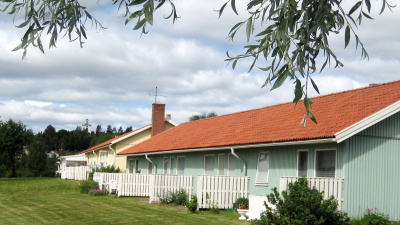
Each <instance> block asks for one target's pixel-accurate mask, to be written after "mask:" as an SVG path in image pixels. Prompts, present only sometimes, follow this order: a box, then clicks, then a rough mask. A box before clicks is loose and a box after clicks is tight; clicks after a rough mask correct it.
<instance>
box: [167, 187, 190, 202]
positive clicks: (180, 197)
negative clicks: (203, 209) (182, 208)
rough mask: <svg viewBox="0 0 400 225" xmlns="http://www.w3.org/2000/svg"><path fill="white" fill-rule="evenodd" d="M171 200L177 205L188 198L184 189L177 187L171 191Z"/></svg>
mask: <svg viewBox="0 0 400 225" xmlns="http://www.w3.org/2000/svg"><path fill="white" fill-rule="evenodd" d="M171 200H172V202H174V203H175V204H177V205H184V204H185V202H186V201H187V200H188V196H187V194H186V191H185V190H184V189H179V190H178V191H177V192H173V193H171Z"/></svg>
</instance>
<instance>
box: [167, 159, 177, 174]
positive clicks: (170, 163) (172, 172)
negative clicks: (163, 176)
mask: <svg viewBox="0 0 400 225" xmlns="http://www.w3.org/2000/svg"><path fill="white" fill-rule="evenodd" d="M172 161H174V162H172ZM174 164H175V165H174ZM174 170H175V171H174ZM175 174H176V162H175V157H173V156H171V157H170V158H169V175H175Z"/></svg>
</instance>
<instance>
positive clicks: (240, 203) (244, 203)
mask: <svg viewBox="0 0 400 225" xmlns="http://www.w3.org/2000/svg"><path fill="white" fill-rule="evenodd" d="M241 207H243V208H244V209H248V208H249V199H248V198H238V199H236V202H235V208H236V209H240V208H241Z"/></svg>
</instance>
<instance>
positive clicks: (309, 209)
mask: <svg viewBox="0 0 400 225" xmlns="http://www.w3.org/2000/svg"><path fill="white" fill-rule="evenodd" d="M272 191H273V193H271V194H269V195H267V198H268V202H270V203H271V204H273V205H274V206H275V207H276V209H272V208H271V207H269V206H268V205H267V204H266V203H264V205H265V207H266V209H267V210H266V211H265V212H262V213H261V218H260V220H257V221H254V222H253V223H254V224H291V225H297V224H298V225H302V224H332V225H335V224H349V218H348V217H347V214H346V213H343V212H340V211H338V210H337V207H338V204H337V201H336V200H335V199H334V198H333V197H331V198H329V199H327V200H324V199H323V196H322V193H320V192H318V190H316V189H311V188H309V187H308V186H307V179H306V178H300V179H299V180H298V181H297V182H295V183H291V184H289V190H288V191H283V192H282V198H281V196H280V194H279V192H278V191H277V189H276V187H275V188H273V189H272Z"/></svg>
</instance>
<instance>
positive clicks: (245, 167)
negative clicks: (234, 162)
mask: <svg viewBox="0 0 400 225" xmlns="http://www.w3.org/2000/svg"><path fill="white" fill-rule="evenodd" d="M231 153H232V155H233V156H235V157H236V158H237V159H239V160H240V161H242V162H243V170H244V175H245V176H247V163H246V161H244V160H243V159H241V158H240V157H239V156H238V155H236V153H235V150H234V149H233V148H231Z"/></svg>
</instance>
